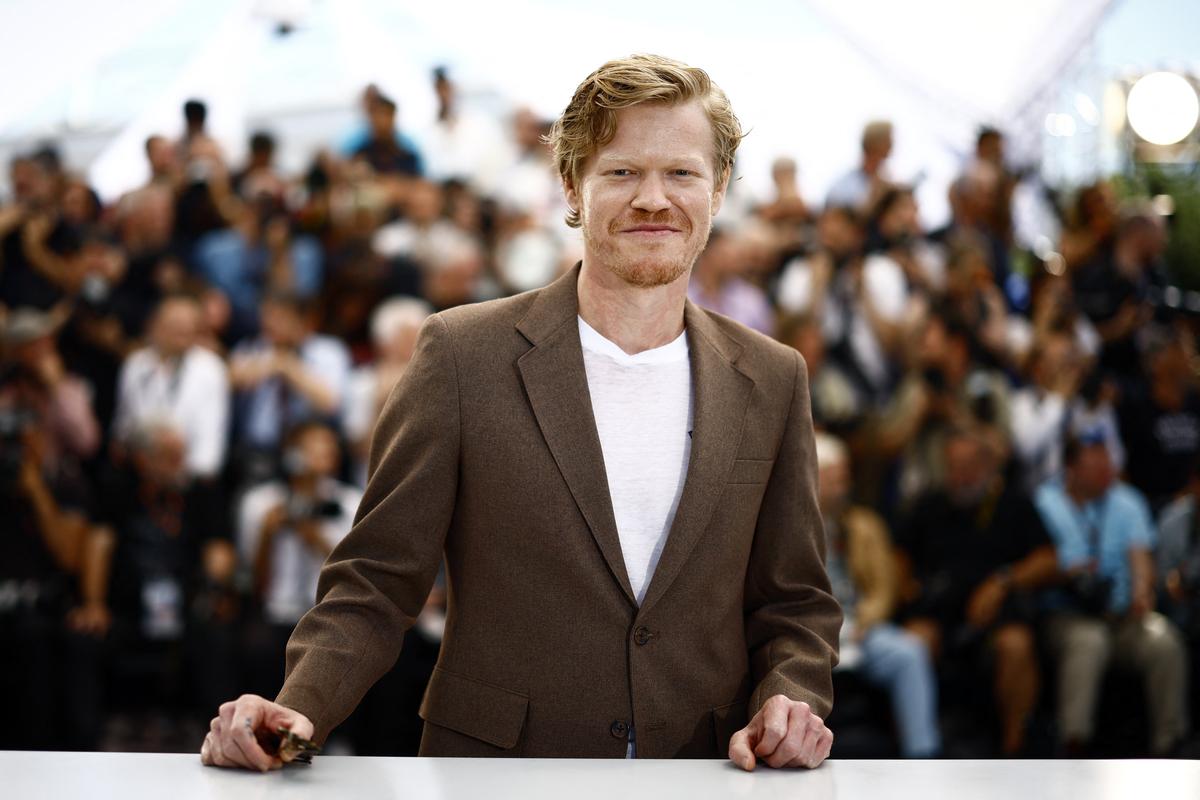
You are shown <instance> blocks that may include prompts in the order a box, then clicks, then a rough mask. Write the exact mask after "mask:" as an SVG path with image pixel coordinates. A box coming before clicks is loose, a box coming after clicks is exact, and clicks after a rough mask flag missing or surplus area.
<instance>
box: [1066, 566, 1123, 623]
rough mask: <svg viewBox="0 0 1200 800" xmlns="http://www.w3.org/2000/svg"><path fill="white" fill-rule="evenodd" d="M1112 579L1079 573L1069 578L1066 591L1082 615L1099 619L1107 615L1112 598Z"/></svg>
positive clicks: (1089, 573) (1091, 573) (1090, 573)
mask: <svg viewBox="0 0 1200 800" xmlns="http://www.w3.org/2000/svg"><path fill="white" fill-rule="evenodd" d="M1112 585H1113V582H1112V579H1111V578H1106V577H1104V576H1101V575H1097V574H1096V573H1093V572H1081V573H1080V574H1078V575H1075V576H1074V577H1072V578H1071V580H1070V582H1069V583H1068V584H1067V591H1068V592H1069V593H1070V595H1071V599H1072V600H1073V601H1074V603H1075V606H1076V607H1077V608H1078V609H1079V610H1080V611H1081V612H1083V613H1084V614H1087V615H1088V616H1093V617H1101V616H1104V615H1105V614H1106V613H1108V606H1109V600H1110V599H1111V597H1112Z"/></svg>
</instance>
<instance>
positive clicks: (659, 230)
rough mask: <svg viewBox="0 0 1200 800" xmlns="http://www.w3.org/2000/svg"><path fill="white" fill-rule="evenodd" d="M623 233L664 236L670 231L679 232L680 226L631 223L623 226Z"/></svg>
mask: <svg viewBox="0 0 1200 800" xmlns="http://www.w3.org/2000/svg"><path fill="white" fill-rule="evenodd" d="M621 233H636V234H641V235H645V236H664V235H666V234H670V233H679V229H678V228H674V227H671V226H670V225H631V226H630V227H628V228H622V229H621Z"/></svg>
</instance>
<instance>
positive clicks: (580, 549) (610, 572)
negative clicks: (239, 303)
mask: <svg viewBox="0 0 1200 800" xmlns="http://www.w3.org/2000/svg"><path fill="white" fill-rule="evenodd" d="M578 274H579V268H578V267H576V268H575V269H573V270H571V272H569V273H568V274H567V275H565V276H564V277H562V278H561V279H559V280H557V281H555V282H554V283H553V284H551V285H550V286H548V287H546V288H544V289H541V290H537V291H533V292H528V293H525V294H522V295H518V296H516V297H511V298H507V299H503V300H497V301H494V302H488V303H481V304H478V305H472V306H463V307H460V308H455V309H452V310H450V311H445V312H442V313H440V314H437V315H436V316H434V317H432V318H431V319H430V320H429V321H428V322H427V323H426V324H425V326H424V328H423V329H422V332H421V335H420V337H419V343H418V346H417V352H416V355H415V357H414V358H413V361H412V364H411V365H410V366H409V368H408V370H407V372H406V373H405V375H404V378H403V379H402V380H401V381H400V383H399V385H398V386H397V387H396V389H395V390H394V391H393V393H392V395H391V397H390V398H389V400H388V402H387V404H386V406H385V408H384V410H383V414H382V417H381V419H380V421H379V424H378V427H377V429H376V431H375V435H374V439H373V442H372V447H371V457H370V479H369V481H368V484H367V489H366V493H365V495H364V496H363V500H362V504H361V506H360V507H359V509H358V513H357V515H356V518H355V524H354V528H353V529H352V530H351V532H350V534H349V535H348V536H347V537H346V538H345V539H344V540H343V541H342V542H341V543H340V544H339V545H338V546H337V548H335V549H334V551H333V553H332V554H331V555H330V556H329V560H328V562H327V563H326V565H325V567H324V569H323V570H322V572H321V577H320V582H319V586H318V589H317V599H318V603H317V605H316V606H315V607H313V609H312V610H310V611H309V612H308V613H307V614H305V616H304V618H303V619H301V620H300V622H299V623H298V624H297V626H296V629H295V631H294V633H293V634H292V637H291V640H290V641H289V642H288V647H287V676H286V680H285V683H284V687H283V690H282V691H281V692H280V694H279V697H278V702H279V703H280V704H282V705H285V706H288V707H290V708H293V709H296V710H298V711H300V712H302V713H303V714H305V715H306V716H307V717H309V718H310V719H311V720H312V721H313V723H314V725H315V726H316V731H315V738H316V739H317V740H318V741H323V740H324V739H325V737H326V736H328V734H329V732H330V730H331V729H332V728H333V727H334V726H336V725H337V724H338V723H340V722H341V721H342V720H343V719H345V718H346V717H347V716H348V715H349V714H350V712H351V711H352V710H353V709H354V707H355V706H356V705H357V704H358V702H359V700H360V699H361V698H362V696H363V695H364V694H365V693H366V691H367V690H368V689H369V688H370V686H371V685H372V684H373V683H374V682H375V681H376V680H377V679H378V678H379V677H380V676H381V675H383V674H384V673H385V672H386V671H387V670H388V669H390V668H391V666H392V665H393V663H394V662H395V660H396V657H397V654H398V653H399V650H400V644H401V639H402V638H403V636H404V632H405V631H406V630H408V628H409V627H410V626H411V625H412V624H413V621H414V618H415V617H416V615H417V614H418V612H419V611H420V610H421V606H422V604H423V602H424V600H425V596H426V595H427V594H428V592H429V589H430V586H431V585H432V583H433V580H434V577H435V575H436V573H437V571H438V567H439V565H440V564H441V563H442V558H443V553H444V555H445V563H446V576H447V590H448V609H447V620H446V631H445V638H444V640H443V642H442V649H441V655H440V657H439V659H438V665H437V668H436V669H435V671H434V673H433V677H432V679H431V681H430V683H429V688H428V690H427V691H426V694H425V699H424V703H423V704H422V707H421V716H422V718H423V719H424V720H425V723H426V724H425V731H424V736H423V738H422V741H421V754H422V755H434V756H505V755H513V756H541V757H551V756H564V757H566V756H570V757H612V758H620V757H623V756H624V755H625V750H626V740H627V738H628V736H629V734H630V733H633V735H634V737H635V739H636V745H637V754H638V756H639V757H645V758H668V757H675V756H692V757H724V756H725V754H726V751H727V749H728V743H729V738H730V736H731V734H732V733H733V732H735V731H736V730H738V729H739V728H740V727H742V726H744V725H745V723H746V721H747V718H748V715H751V714H753V713H754V712H755V711H757V709H758V708H759V707H760V706H761V705H762V703H763V702H764V701H765V700H766V699H767V698H768V697H770V696H772V695H775V694H780V693H781V694H785V695H787V696H788V697H791V698H793V699H797V700H804V701H807V702H808V703H809V704H810V705H811V706H812V707H813V709H814V710H815V713H817V714H819V715H822V716H824V715H826V714H827V713H828V712H829V710H830V707H831V705H832V700H833V697H832V695H833V689H832V685H831V678H830V671H831V669H832V667H833V665H834V664H835V663H836V660H837V655H836V647H837V641H838V630H839V626H840V625H841V620H842V615H841V610H840V609H839V607H838V605H837V603H836V601H835V600H834V599H833V597H832V595H831V594H830V589H829V581H828V578H827V576H826V574H825V568H824V555H825V553H824V547H825V544H824V532H823V528H822V525H821V517H820V514H819V512H818V510H817V505H816V486H815V483H816V471H815V458H814V450H813V435H812V421H811V415H810V411H809V401H808V382H807V376H806V372H805V368H804V362H803V360H802V359H801V358H800V357H799V356H798V355H797V354H796V352H795V351H793V350H791V349H790V348H787V347H784V346H783V345H780V344H777V343H775V342H773V341H772V340H770V339H768V338H766V337H764V336H761V335H759V334H757V333H754V332H752V331H750V330H748V329H746V328H744V327H742V326H741V325H738V324H736V323H734V322H731V321H730V320H728V319H725V318H724V317H720V316H718V315H716V314H711V313H709V312H707V311H704V310H702V309H700V308H698V307H697V306H695V305H693V304H692V303H691V302H688V303H687V306H686V311H685V323H686V327H687V333H688V344H689V346H690V351H691V363H692V375H693V385H694V402H695V410H694V432H693V438H692V451H691V461H690V462H689V465H688V473H687V478H686V481H685V485H684V489H683V495H682V498H681V499H680V503H679V508H678V511H677V513H676V515H675V520H674V524H673V525H672V527H671V530H670V533H669V536H668V540H667V543H666V545H665V547H664V549H663V552H662V556H661V559H660V561H659V563H658V566H657V569H656V571H655V573H654V575H653V577H652V579H651V582H650V585H649V588H648V589H647V592H646V596H645V599H644V602H643V603H642V606H641V607H640V608H639V607H638V606H637V604H636V602H635V600H634V595H633V592H632V590H631V589H630V585H629V578H628V577H627V575H626V572H625V564H624V561H623V559H622V555H621V544H620V540H619V538H618V535H617V528H616V523H615V522H614V518H613V512H612V505H611V502H610V500H609V496H608V486H607V481H606V477H605V472H604V462H603V456H602V453H601V449H600V440H599V438H598V436H597V434H596V426H595V422H594V419H593V416H592V409H591V400H590V396H589V394H588V386H587V376H586V374H585V372H584V366H583V354H582V349H581V346H580V343H579V330H578V324H577V322H576V316H577V313H578V301H577V297H576V282H577V280H578ZM631 728H632V730H631Z"/></svg>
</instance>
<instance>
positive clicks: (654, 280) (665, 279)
mask: <svg viewBox="0 0 1200 800" xmlns="http://www.w3.org/2000/svg"><path fill="white" fill-rule="evenodd" d="M613 272H614V273H616V275H617V277H619V278H620V279H621V280H623V281H625V283H627V284H629V285H630V286H635V287H637V288H639V289H653V288H656V287H658V286H666V285H668V284H671V283H674V282H675V281H677V280H679V279H680V277H682V276H683V274H684V273H686V272H687V265H686V264H683V263H680V262H670V263H661V262H659V263H654V262H651V263H645V262H642V263H638V264H618V265H616V266H614V267H613Z"/></svg>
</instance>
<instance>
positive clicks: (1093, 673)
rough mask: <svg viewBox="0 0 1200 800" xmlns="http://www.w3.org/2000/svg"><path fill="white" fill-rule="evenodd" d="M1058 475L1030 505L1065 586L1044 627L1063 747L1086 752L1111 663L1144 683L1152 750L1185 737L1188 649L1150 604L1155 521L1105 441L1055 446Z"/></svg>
mask: <svg viewBox="0 0 1200 800" xmlns="http://www.w3.org/2000/svg"><path fill="white" fill-rule="evenodd" d="M1063 466H1064V475H1063V478H1062V480H1061V481H1060V480H1051V481H1048V482H1046V483H1044V484H1043V485H1042V486H1041V487H1040V488H1039V489H1038V492H1037V498H1036V502H1037V507H1038V511H1039V513H1040V514H1041V517H1042V520H1043V521H1044V522H1045V525H1046V528H1047V529H1048V530H1049V531H1050V535H1051V537H1052V538H1053V539H1054V544H1055V549H1056V550H1057V553H1058V565H1059V568H1060V569H1061V571H1062V572H1063V573H1064V577H1065V587H1064V588H1063V589H1061V590H1059V591H1058V592H1057V593H1056V595H1057V596H1056V597H1054V598H1053V599H1052V601H1051V602H1052V604H1053V605H1054V606H1055V607H1056V608H1055V610H1054V612H1053V614H1052V616H1051V617H1050V619H1049V621H1048V623H1047V626H1046V628H1047V635H1048V638H1049V640H1050V641H1049V644H1050V648H1051V650H1052V651H1053V652H1054V655H1055V657H1056V659H1057V661H1058V726H1059V736H1060V739H1061V742H1062V746H1063V750H1064V752H1065V753H1066V754H1068V755H1075V756H1077V755H1078V754H1079V753H1080V752H1086V747H1087V745H1088V744H1089V743H1090V741H1091V740H1092V737H1093V734H1094V732H1095V731H1094V728H1095V708H1096V701H1097V696H1098V694H1099V691H1100V686H1101V679H1102V678H1103V676H1104V673H1105V670H1106V669H1107V668H1108V664H1109V661H1110V659H1111V660H1113V661H1114V662H1115V663H1116V664H1118V665H1119V666H1121V667H1123V668H1128V669H1133V670H1136V671H1137V672H1139V673H1141V675H1142V677H1143V679H1144V680H1145V684H1146V695H1147V699H1148V702H1149V710H1150V724H1151V740H1150V747H1151V751H1152V753H1153V754H1154V755H1156V756H1163V755H1166V754H1168V753H1170V752H1171V751H1172V749H1173V748H1175V747H1176V746H1177V745H1178V744H1179V743H1180V742H1181V740H1182V739H1183V737H1184V736H1185V735H1186V734H1187V729H1188V720H1187V716H1188V715H1187V710H1186V706H1185V703H1184V701H1185V698H1186V692H1187V655H1186V652H1185V650H1184V645H1183V638H1182V636H1181V635H1180V633H1179V630H1178V629H1177V628H1176V627H1175V625H1174V624H1172V623H1171V622H1170V621H1169V620H1167V618H1166V617H1164V616H1163V615H1161V614H1159V613H1157V612H1156V611H1155V610H1154V606H1155V591H1154V564H1153V561H1152V556H1151V550H1152V548H1153V547H1154V523H1153V521H1152V520H1151V518H1150V510H1149V507H1148V506H1147V505H1146V500H1145V498H1144V497H1143V496H1142V494H1141V493H1140V492H1138V491H1137V490H1136V489H1134V488H1133V487H1132V486H1128V485H1126V484H1124V483H1121V482H1119V481H1117V480H1116V471H1115V470H1114V469H1113V465H1112V459H1111V457H1110V456H1109V452H1108V449H1107V448H1106V447H1105V446H1104V439H1103V437H1102V436H1101V435H1098V434H1097V433H1094V432H1090V431H1089V432H1085V433H1084V434H1082V435H1080V436H1078V437H1072V438H1069V439H1068V440H1067V443H1066V445H1065V446H1064V448H1063Z"/></svg>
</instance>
